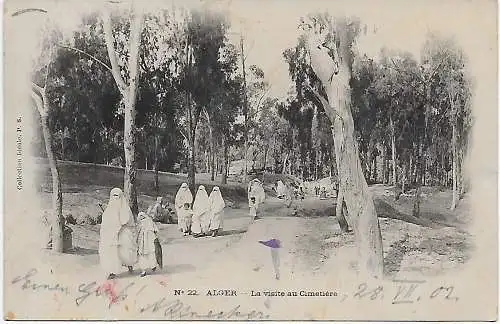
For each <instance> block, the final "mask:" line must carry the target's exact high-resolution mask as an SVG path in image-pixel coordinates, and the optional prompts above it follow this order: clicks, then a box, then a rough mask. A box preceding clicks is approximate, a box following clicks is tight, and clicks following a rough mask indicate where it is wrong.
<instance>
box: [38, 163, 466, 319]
mask: <svg viewBox="0 0 500 324" xmlns="http://www.w3.org/2000/svg"><path fill="white" fill-rule="evenodd" d="M61 169H62V170H61V171H62V182H63V184H64V185H63V199H64V206H63V213H64V215H65V216H67V215H68V214H71V215H73V216H74V217H75V218H76V219H77V222H78V223H79V224H77V225H70V227H71V228H72V229H73V246H74V248H75V249H74V251H73V252H72V253H70V254H64V255H54V254H52V253H51V252H50V251H46V252H45V253H44V260H45V261H44V262H46V264H47V265H49V264H50V267H51V269H52V270H53V271H54V272H57V273H58V277H59V278H66V279H67V282H78V283H80V282H92V281H96V282H98V283H101V282H104V280H105V278H104V277H103V274H102V273H101V271H100V268H99V257H98V252H97V248H98V240H99V225H98V224H95V225H91V224H88V220H89V219H90V218H96V217H97V215H98V214H99V207H98V205H97V203H98V202H100V203H102V204H103V205H104V206H105V205H106V203H107V199H108V195H109V191H110V190H111V189H112V187H114V186H120V183H121V182H122V174H123V173H122V172H123V171H122V170H120V169H118V168H109V167H105V166H92V165H77V164H73V163H71V164H69V163H61ZM42 170H43V169H42ZM89 170H90V171H89ZM44 171H47V172H48V170H47V169H45V170H44ZM275 177H279V176H274V177H273V178H275ZM43 178H44V179H45V181H43V182H42V183H43V185H42V188H41V189H42V192H41V197H42V200H43V203H44V209H46V210H48V209H49V208H50V197H51V196H50V192H49V191H50V188H49V187H48V186H49V185H50V181H47V180H49V179H50V177H49V176H48V173H46V175H45V177H43ZM207 179H208V178H207V175H197V183H198V184H205V185H207V186H208V188H207V189H208V190H211V186H212V185H214V184H215V183H211V182H210V181H208V180H207ZM216 180H217V181H218V179H216ZM273 180H275V179H273ZM183 181H185V176H182V175H172V174H166V173H161V174H160V190H161V194H162V195H163V196H167V197H170V198H171V199H172V200H171V201H173V197H174V196H175V193H176V191H177V188H178V186H179V184H180V183H181V182H183ZM152 183H153V173H152V172H151V171H140V172H139V188H138V191H139V193H140V196H139V208H140V210H144V209H146V208H147V206H148V205H149V204H150V203H151V202H152V201H153V200H154V196H153V194H152V189H151V188H152V187H153V186H152ZM265 187H266V189H269V188H270V183H266V186H265ZM245 188H246V185H243V184H239V183H236V182H231V181H230V182H229V185H228V186H221V190H222V193H223V197H224V198H225V199H226V202H227V205H228V207H226V210H225V222H224V232H223V234H222V235H221V236H219V237H216V238H211V237H206V238H198V239H195V238H193V237H182V235H181V233H180V232H179V231H178V230H177V225H175V224H159V228H160V238H161V243H162V246H163V257H164V261H163V264H164V268H163V269H162V270H160V271H159V272H157V273H155V274H154V275H151V276H147V277H146V278H141V279H140V280H141V282H153V281H155V282H157V283H159V284H160V286H162V285H167V283H168V284H169V285H170V287H171V288H172V289H174V288H175V286H176V282H184V283H185V282H190V283H192V287H196V288H200V287H204V286H203V285H206V283H207V282H211V281H212V282H216V281H214V279H213V278H218V280H217V281H220V278H223V282H225V283H226V284H227V288H231V289H235V288H236V287H238V285H239V286H241V287H247V289H248V287H253V286H255V285H257V286H259V285H261V284H262V285H264V286H266V285H267V286H266V287H273V286H276V285H283V286H285V285H287V284H288V285H289V284H290V282H300V281H297V280H296V279H297V278H301V277H307V278H323V277H325V276H327V275H329V276H332V273H334V272H335V271H340V270H339V269H340V268H343V269H345V268H349V269H355V268H356V262H355V259H356V254H355V251H356V250H355V248H354V247H355V246H354V236H353V233H352V232H351V233H347V234H342V233H340V229H339V226H338V224H337V222H336V219H335V217H334V215H332V214H333V213H334V212H335V209H334V205H333V204H334V199H333V198H330V199H327V200H320V199H319V198H317V197H314V196H311V195H308V196H306V198H305V199H304V200H295V201H294V202H293V204H292V205H291V206H290V207H286V206H285V204H284V202H283V201H281V200H279V199H277V198H276V197H275V196H274V194H273V193H272V192H271V191H269V192H268V195H267V196H268V198H267V200H266V202H265V204H264V208H263V218H262V219H258V220H256V221H255V223H253V224H250V219H249V217H248V209H247V203H246V189H245ZM370 189H371V192H372V194H373V196H374V198H375V202H376V207H377V212H378V214H379V221H380V226H381V231H382V237H383V248H384V258H385V260H384V263H385V272H386V276H387V277H388V278H394V277H396V276H398V274H400V273H403V272H404V273H412V274H416V275H419V276H434V275H438V274H443V273H445V272H448V271H455V270H457V269H458V268H460V267H461V266H462V265H463V264H464V263H465V262H466V261H467V260H468V258H469V256H470V254H471V250H472V248H473V246H472V243H471V241H472V238H471V237H470V235H469V234H468V233H467V232H466V231H465V229H466V227H467V221H468V218H469V217H468V216H469V214H468V208H469V207H468V203H469V197H468V196H465V197H464V199H462V200H461V201H460V204H459V205H458V208H457V209H456V210H455V211H454V212H450V211H449V209H448V206H449V203H450V201H451V192H450V191H448V190H446V191H439V190H438V189H435V188H424V190H423V192H424V198H423V202H422V204H421V211H422V217H421V218H420V219H414V218H413V217H412V216H411V209H412V197H410V196H408V197H406V196H402V197H401V198H400V200H399V201H398V202H394V198H393V195H392V188H391V187H389V186H384V185H374V186H371V187H370ZM271 238H276V239H279V240H280V241H281V242H282V248H281V249H279V250H280V274H281V280H279V281H277V280H275V274H274V270H273V266H272V262H271V256H270V252H269V248H267V247H265V246H263V245H261V244H259V243H258V241H259V240H264V241H265V240H269V239H271ZM125 270H126V269H125V268H124V271H125ZM137 274H138V270H136V271H135V274H134V275H132V276H131V275H129V274H123V275H122V276H121V277H122V280H123V283H120V285H125V284H126V282H129V281H132V280H136V279H137V278H138V276H137ZM229 274H231V275H229ZM307 280H310V279H307ZM311 280H312V279H311ZM304 282H307V281H304ZM200 285H201V286H200ZM319 287H323V284H321V285H319ZM178 288H179V289H180V288H182V289H188V288H189V287H178ZM212 288H213V289H216V288H226V287H220V286H215V287H212ZM172 289H169V294H170V295H171V294H172ZM259 302H262V300H260V301H259ZM89 303H92V302H91V301H89ZM89 306H90V304H89ZM59 307H61V306H59ZM99 307H102V306H99ZM127 307H128V306H127ZM266 307H267V305H266ZM304 307H306V305H304ZM79 309H80V311H76V310H72V312H73V313H71V316H72V317H75V316H78V315H77V314H78V313H79V312H81V316H83V317H85V312H84V309H83V308H79ZM304 309H305V308H304ZM49 311H50V310H49V309H47V312H49ZM68 311H69V310H68ZM75 312H76V313H75ZM48 314H49V313H48ZM96 314H97V313H96ZM103 314H107V313H103ZM156 315H158V314H156ZM156 315H154V314H150V317H152V318H154V317H155V316H156ZM52 316H53V315H52ZM61 316H62V317H64V315H63V314H61ZM103 316H104V315H103ZM105 316H111V315H109V314H108V315H105ZM134 316H135V315H134ZM158 316H159V315H158ZM159 317H161V316H159Z"/></svg>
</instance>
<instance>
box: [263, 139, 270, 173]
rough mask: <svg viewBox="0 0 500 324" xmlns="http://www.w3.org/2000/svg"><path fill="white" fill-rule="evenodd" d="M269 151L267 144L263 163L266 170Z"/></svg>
mask: <svg viewBox="0 0 500 324" xmlns="http://www.w3.org/2000/svg"><path fill="white" fill-rule="evenodd" d="M268 151H269V145H266V147H265V148H264V164H263V165H262V169H263V170H264V171H266V166H267V152H268Z"/></svg>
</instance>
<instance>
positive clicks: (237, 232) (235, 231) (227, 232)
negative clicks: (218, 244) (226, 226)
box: [217, 229, 247, 236]
mask: <svg viewBox="0 0 500 324" xmlns="http://www.w3.org/2000/svg"><path fill="white" fill-rule="evenodd" d="M246 232H247V230H246V229H233V230H227V231H222V232H220V233H219V234H218V235H217V236H228V235H236V234H243V233H246Z"/></svg>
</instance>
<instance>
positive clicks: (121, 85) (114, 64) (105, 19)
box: [102, 12, 127, 94]
mask: <svg viewBox="0 0 500 324" xmlns="http://www.w3.org/2000/svg"><path fill="white" fill-rule="evenodd" d="M102 27H103V30H104V38H105V40H106V48H107V49H108V56H109V61H110V62H111V73H112V74H113V78H114V79H115V82H116V84H117V86H118V89H119V90H120V92H122V93H123V94H125V91H126V89H127V85H126V84H125V81H123V78H122V76H121V73H120V66H119V65H118V61H117V59H116V52H115V46H114V38H113V30H112V28H111V17H110V14H109V13H107V12H106V13H104V15H103V16H102Z"/></svg>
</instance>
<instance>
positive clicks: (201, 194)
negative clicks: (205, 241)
mask: <svg viewBox="0 0 500 324" xmlns="http://www.w3.org/2000/svg"><path fill="white" fill-rule="evenodd" d="M209 226H210V203H209V201H208V194H207V192H206V190H205V187H204V186H202V185H201V186H199V187H198V192H196V197H195V198H194V203H193V224H192V225H191V231H192V232H193V236H194V237H200V236H203V235H206V234H207V233H208V228H209Z"/></svg>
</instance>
